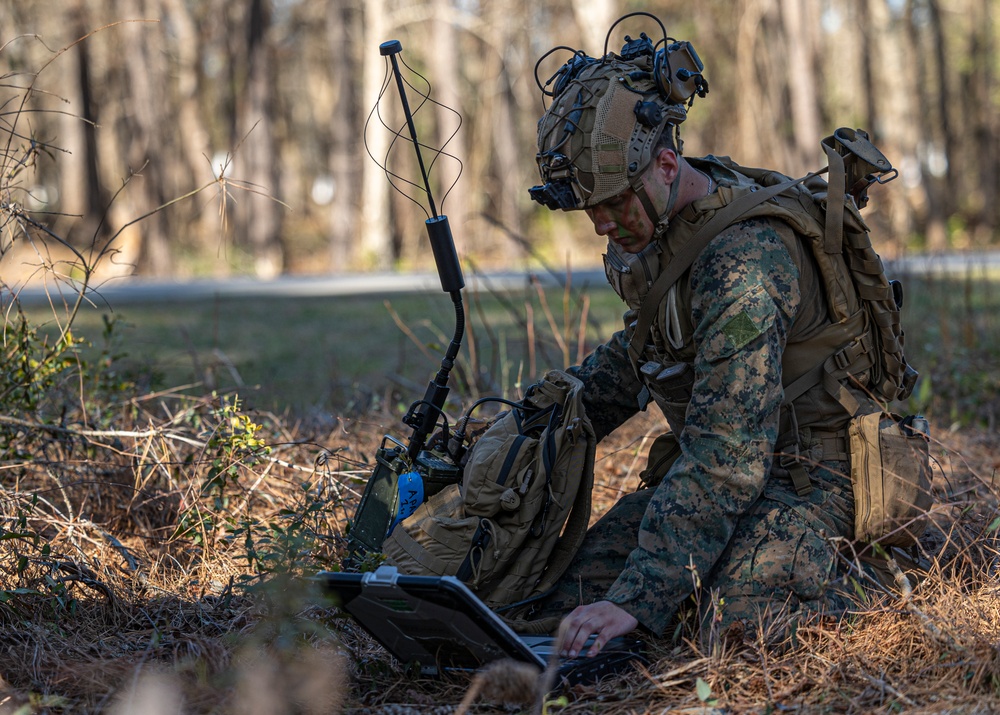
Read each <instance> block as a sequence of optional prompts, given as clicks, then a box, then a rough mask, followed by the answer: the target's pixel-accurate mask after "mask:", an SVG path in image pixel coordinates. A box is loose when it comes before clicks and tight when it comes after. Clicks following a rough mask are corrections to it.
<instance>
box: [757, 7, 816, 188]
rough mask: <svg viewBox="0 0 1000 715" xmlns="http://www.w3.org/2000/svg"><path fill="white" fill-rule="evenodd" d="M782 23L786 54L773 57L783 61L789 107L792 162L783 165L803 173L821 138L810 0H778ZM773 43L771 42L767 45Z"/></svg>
mask: <svg viewBox="0 0 1000 715" xmlns="http://www.w3.org/2000/svg"><path fill="white" fill-rule="evenodd" d="M780 6H781V24H782V27H783V29H784V36H785V42H786V43H787V48H788V52H787V56H786V57H785V58H783V62H782V59H781V58H775V59H776V62H775V64H776V65H779V66H780V65H781V64H785V66H786V68H787V69H786V72H787V81H788V96H789V104H790V109H791V138H792V147H793V149H792V152H793V162H792V166H790V167H788V168H786V169H785V171H786V172H791V173H793V174H795V175H796V176H798V175H800V174H802V173H804V172H805V171H806V170H807V167H810V166H811V165H812V164H813V163H814V162H815V160H816V155H817V148H816V143H817V142H818V141H819V140H820V139H822V138H823V137H822V135H821V134H820V132H821V131H822V130H821V129H820V122H819V99H818V96H817V83H816V78H817V76H818V72H817V68H816V65H815V62H814V61H813V60H814V56H813V49H814V48H816V47H817V46H818V44H819V40H818V37H817V32H818V30H819V24H818V22H816V20H815V17H813V14H812V13H810V11H809V8H810V7H812V6H814V3H813V2H810V1H809V0H781V2H780ZM767 46H768V47H772V45H770V43H769V44H768V45H767Z"/></svg>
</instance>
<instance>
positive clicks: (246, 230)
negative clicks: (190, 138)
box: [236, 0, 285, 278]
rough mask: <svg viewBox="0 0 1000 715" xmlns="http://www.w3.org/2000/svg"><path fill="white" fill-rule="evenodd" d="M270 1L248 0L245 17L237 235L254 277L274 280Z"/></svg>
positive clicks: (276, 232) (277, 237) (276, 222)
mask: <svg viewBox="0 0 1000 715" xmlns="http://www.w3.org/2000/svg"><path fill="white" fill-rule="evenodd" d="M270 27H271V3H270V0H251V2H250V4H249V8H248V10H247V14H246V18H245V32H246V35H245V38H246V48H245V54H244V57H245V58H246V88H245V91H244V97H243V101H242V102H241V105H240V111H239V117H240V118H239V122H238V125H239V127H240V141H241V142H242V146H241V148H240V154H239V159H238V163H237V166H238V167H239V168H240V170H239V177H238V178H239V179H240V180H241V181H244V182H246V183H247V184H248V185H249V190H247V191H243V192H241V193H240V195H239V196H238V197H237V198H236V201H237V203H236V206H237V216H238V217H239V219H238V224H237V236H238V237H245V241H246V245H247V248H248V250H249V251H250V254H251V258H252V260H253V268H254V273H255V274H256V275H257V276H258V277H260V278H272V277H274V276H276V275H278V274H280V273H281V272H282V270H283V268H284V252H283V249H282V244H281V240H282V236H281V229H282V215H283V212H284V210H285V209H284V208H283V206H282V205H281V204H280V203H278V201H277V199H279V198H280V197H281V187H280V180H281V172H280V161H281V158H280V155H279V152H278V149H277V141H278V139H277V137H276V135H275V134H276V131H277V125H276V122H275V107H274V104H275V101H276V98H275V96H274V90H275V89H276V87H277V84H278V83H277V81H276V78H275V76H274V74H273V72H272V70H274V69H275V68H276V62H275V56H274V48H273V45H272V40H271V37H270V33H269V29H270Z"/></svg>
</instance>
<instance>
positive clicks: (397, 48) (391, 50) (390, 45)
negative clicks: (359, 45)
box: [378, 40, 403, 57]
mask: <svg viewBox="0 0 1000 715" xmlns="http://www.w3.org/2000/svg"><path fill="white" fill-rule="evenodd" d="M378 51H379V54H381V55H382V56H383V57H385V56H386V55H397V54H399V53H400V52H402V51H403V45H402V44H400V42H399V40H387V41H386V42H383V43H382V44H381V45H379V46H378Z"/></svg>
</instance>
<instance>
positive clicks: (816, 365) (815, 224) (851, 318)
mask: <svg viewBox="0 0 1000 715" xmlns="http://www.w3.org/2000/svg"><path fill="white" fill-rule="evenodd" d="M690 162H691V163H692V164H693V165H695V166H696V167H697V168H699V169H701V170H702V171H705V172H706V173H711V175H712V176H713V178H714V179H715V180H716V182H717V183H718V185H719V188H718V189H717V190H716V192H714V193H713V194H710V195H708V196H706V197H703V198H701V199H698V200H696V201H694V202H693V203H692V204H690V205H689V206H687V207H685V209H684V210H683V211H682V212H681V213H680V214H679V215H678V216H677V217H675V218H674V219H673V220H672V221H671V225H670V229H669V231H668V232H667V234H666V236H665V237H664V238H663V239H661V240H660V241H658V242H653V243H651V244H650V245H649V246H647V248H646V249H644V250H643V251H642V252H641V253H639V254H628V253H625V252H623V251H621V250H620V249H619V248H618V246H617V245H616V244H614V243H613V242H609V245H608V252H607V254H606V255H605V257H604V261H605V270H606V273H607V276H608V281H609V283H611V285H612V287H613V288H614V289H615V291H616V292H617V293H618V294H619V296H621V298H622V299H623V300H624V301H625V303H626V304H627V305H628V306H629V308H630V311H629V312H628V313H626V318H625V322H626V328H627V331H628V330H634V329H635V327H636V318H637V317H638V315H639V311H640V309H641V308H642V305H643V302H644V299H645V297H646V295H647V293H648V292H649V291H650V289H651V288H652V287H653V285H654V284H655V282H656V279H657V277H658V276H659V274H660V273H661V272H662V271H664V270H665V269H666V266H667V265H669V263H670V261H671V260H672V259H673V258H674V257H675V256H676V255H677V253H678V252H679V251H680V250H681V249H682V247H683V246H684V245H685V244H686V243H687V242H688V241H690V240H691V239H692V237H693V236H695V234H696V233H697V232H698V230H699V229H700V228H702V227H703V226H704V225H705V224H706V223H707V222H708V221H709V220H710V219H711V218H712V217H713V216H714V215H715V214H716V212H718V211H720V210H721V209H723V208H724V207H726V206H728V205H730V204H732V203H733V202H734V201H737V200H738V199H740V198H741V197H745V196H746V195H747V194H749V193H753V192H756V191H760V190H761V189H762V188H763V187H768V186H775V185H777V184H789V183H792V182H790V180H789V179H788V178H787V177H785V176H782V175H781V174H778V173H776V172H770V171H767V170H761V169H748V168H745V167H741V166H739V165H737V164H735V163H734V162H732V161H731V160H729V159H728V158H716V157H711V156H710V157H706V158H705V159H703V160H698V159H691V160H690ZM826 193H827V184H826V182H825V181H823V180H822V179H820V178H819V177H817V176H811V177H810V178H808V180H804V181H801V182H799V183H798V184H795V185H794V186H791V187H790V188H788V189H787V190H783V191H782V192H781V193H779V194H777V195H775V196H772V197H771V198H770V199H769V200H767V201H764V202H761V203H758V204H756V205H755V206H753V207H752V208H750V209H749V210H747V211H744V212H741V213H740V214H739V216H738V218H737V219H736V220H746V219H751V218H768V219H777V220H779V221H781V222H783V223H784V224H786V225H787V226H788V228H790V229H791V230H780V231H778V234H779V235H780V236H781V238H782V240H783V242H784V243H785V245H786V248H787V249H788V251H789V254H790V255H791V256H792V258H793V260H794V261H795V262H796V264H797V266H798V268H799V273H800V282H799V290H800V293H801V304H800V308H799V312H798V313H797V315H796V318H795V321H794V323H793V325H792V329H791V333H790V335H789V338H788V342H787V344H786V349H785V353H784V355H783V359H782V374H783V379H782V382H783V386H784V388H785V404H784V405H783V409H782V423H781V428H780V436H779V438H778V443H777V445H776V452H779V453H781V450H787V451H788V452H790V453H795V454H797V453H798V450H799V448H800V447H802V448H803V449H805V448H807V447H814V446H816V445H817V444H818V445H823V447H822V449H820V450H819V453H817V454H811V455H809V457H810V461H812V460H814V459H816V458H817V457H818V458H821V459H838V460H843V459H846V451H847V450H846V445H845V444H844V441H843V437H842V436H836V437H835V436H834V435H837V434H838V433H842V432H843V431H844V428H845V427H846V424H847V422H848V420H849V419H850V418H851V417H852V416H854V415H858V414H866V413H869V412H875V411H877V410H878V409H879V407H878V405H877V403H876V402H875V401H874V399H872V398H873V397H874V398H878V399H883V400H886V401H891V400H895V399H902V398H905V397H906V396H907V395H908V394H909V390H910V389H912V381H913V379H914V378H915V373H914V372H913V371H912V369H910V368H909V367H908V366H907V365H906V361H905V358H904V357H903V354H902V334H901V331H899V329H898V326H899V320H898V318H899V315H898V313H899V301H900V300H901V296H900V295H899V294H898V293H895V292H893V291H892V287H891V286H890V284H889V283H888V282H887V281H886V279H885V276H884V272H883V269H882V264H881V261H880V260H879V258H878V256H877V255H876V254H875V253H874V251H873V250H872V249H871V243H870V239H869V238H868V228H867V226H866V225H865V224H864V221H863V220H862V218H861V216H860V214H859V213H858V210H857V207H856V206H855V205H854V203H853V201H852V200H851V199H848V200H847V201H845V202H844V205H845V209H844V211H843V212H837V213H838V214H839V213H842V214H843V223H842V224H841V226H840V228H835V229H834V230H838V231H840V232H842V240H838V241H835V242H834V241H828V240H827V235H828V233H829V228H828V222H827V218H826V213H827V212H826V211H825V198H826ZM831 193H832V192H831ZM842 195H843V194H842V193H841V196H842ZM838 238H841V236H838ZM868 286H870V287H868ZM886 291H889V293H888V294H887V292H886ZM862 293H863V294H864V295H862ZM692 335H693V325H692V323H691V291H690V270H685V271H684V273H683V274H681V276H680V278H679V279H678V280H677V281H676V282H674V283H673V285H671V286H670V288H669V290H668V291H667V293H666V295H665V297H664V298H663V299H662V300H660V304H659V307H658V310H657V312H656V315H655V318H654V319H653V321H652V323H651V325H650V326H649V334H648V338H647V340H646V342H645V345H644V346H643V347H642V349H641V350H640V351H639V353H641V354H640V355H638V356H637V357H638V359H636V360H635V363H636V364H635V366H636V368H637V375H638V376H639V378H640V379H641V380H642V382H643V384H644V385H645V387H646V388H647V389H648V391H649V395H650V397H651V398H652V399H653V400H654V401H655V402H656V404H657V405H658V406H659V407H660V408H661V410H662V411H663V412H664V414H665V416H666V417H667V420H668V422H669V424H670V426H671V429H672V431H673V432H674V433H675V434H679V433H680V430H681V429H682V428H683V423H684V414H685V411H686V408H687V403H688V402H689V401H690V397H691V389H692V386H693V383H694V371H693V368H692V364H693V361H694V357H695V347H694V344H693V340H692ZM634 357H635V356H634ZM820 435H822V437H819V436H820ZM815 451H816V450H814V452H815ZM796 461H797V460H796ZM816 461H818V459H817V460H816ZM786 462H787V460H786ZM793 466H794V465H793ZM798 472H799V475H798V479H797V483H796V487H797V488H799V491H800V492H803V493H804V492H805V491H807V490H808V488H809V487H808V481H807V479H806V481H805V482H803V483H800V481H801V479H802V475H803V470H801V469H799V470H798ZM793 478H794V475H793Z"/></svg>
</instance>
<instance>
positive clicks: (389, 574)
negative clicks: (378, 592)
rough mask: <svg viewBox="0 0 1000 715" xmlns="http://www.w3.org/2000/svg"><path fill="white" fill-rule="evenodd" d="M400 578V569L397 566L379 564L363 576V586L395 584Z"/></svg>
mask: <svg viewBox="0 0 1000 715" xmlns="http://www.w3.org/2000/svg"><path fill="white" fill-rule="evenodd" d="M398 580H399V571H397V570H396V567H395V566H379V567H378V568H377V569H375V571H374V572H372V571H369V572H368V573H366V574H364V575H363V576H362V577H361V583H362V585H363V586H395V585H396V581H398Z"/></svg>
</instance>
